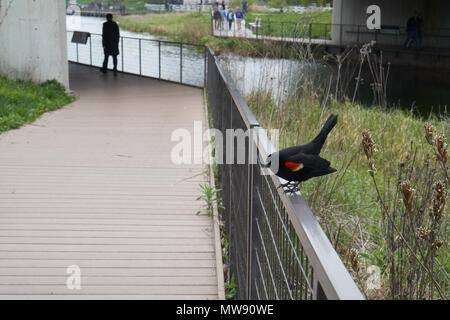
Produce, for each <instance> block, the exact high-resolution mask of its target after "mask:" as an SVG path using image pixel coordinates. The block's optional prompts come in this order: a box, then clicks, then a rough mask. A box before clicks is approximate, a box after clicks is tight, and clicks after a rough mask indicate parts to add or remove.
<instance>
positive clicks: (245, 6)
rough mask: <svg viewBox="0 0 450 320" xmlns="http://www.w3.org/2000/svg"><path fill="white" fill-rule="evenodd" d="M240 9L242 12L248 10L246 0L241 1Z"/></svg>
mask: <svg viewBox="0 0 450 320" xmlns="http://www.w3.org/2000/svg"><path fill="white" fill-rule="evenodd" d="M242 11H244V13H247V12H248V1H247V0H244V1H242Z"/></svg>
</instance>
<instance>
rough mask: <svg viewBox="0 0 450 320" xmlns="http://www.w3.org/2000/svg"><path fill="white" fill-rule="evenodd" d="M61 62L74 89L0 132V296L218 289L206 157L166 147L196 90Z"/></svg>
mask: <svg viewBox="0 0 450 320" xmlns="http://www.w3.org/2000/svg"><path fill="white" fill-rule="evenodd" d="M70 68H71V70H70V71H71V72H70V75H71V79H70V80H71V87H72V89H73V90H74V91H75V93H76V94H77V95H79V96H80V99H79V100H78V101H76V102H75V103H73V104H72V105H69V106H67V107H65V108H63V109H60V110H58V111H55V112H52V113H48V114H45V115H44V116H42V117H41V118H40V119H39V120H37V121H36V122H34V123H33V124H30V125H27V126H25V127H23V128H21V129H19V130H13V131H9V132H7V133H4V134H2V135H0V298H19V299H24V298H25V299H26V298H43V299H46V298H58V299H60V298H82V299H85V298H106V299H109V298H124V299H127V298H133V299H135V298H138V299H139V298H141V299H191V298H192V299H217V298H218V285H217V283H218V281H217V273H216V254H215V246H214V232H213V231H214V228H213V224H212V219H211V218H209V217H207V216H205V215H196V212H197V210H198V209H199V207H200V206H201V205H202V203H201V202H199V201H196V200H195V199H196V198H197V197H198V196H199V194H200V192H199V185H200V184H202V183H205V181H206V177H205V176H204V171H205V168H204V166H203V165H183V166H176V165H174V164H172V161H171V159H170V152H171V150H172V148H173V146H174V145H175V144H176V142H172V141H171V133H172V132H173V130H174V129H176V128H186V129H189V130H190V131H191V132H192V131H193V125H194V121H195V120H198V121H201V120H203V119H204V109H203V92H202V90H200V89H195V88H191V87H187V86H182V85H177V84H171V83H168V82H162V81H157V80H152V79H146V78H140V77H137V76H131V75H124V74H120V75H119V76H118V77H116V78H115V77H113V76H112V74H109V75H108V76H104V75H102V74H100V72H99V71H98V70H97V69H93V68H89V67H84V66H77V65H74V64H71V66H70ZM71 265H77V266H79V267H80V268H81V290H69V289H68V288H67V286H66V281H67V277H68V274H67V273H66V271H67V267H68V266H71Z"/></svg>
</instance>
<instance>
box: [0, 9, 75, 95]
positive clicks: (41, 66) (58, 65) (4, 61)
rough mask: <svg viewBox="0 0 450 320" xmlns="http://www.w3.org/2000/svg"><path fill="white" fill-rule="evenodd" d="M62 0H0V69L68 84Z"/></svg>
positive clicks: (7, 74)
mask: <svg viewBox="0 0 450 320" xmlns="http://www.w3.org/2000/svg"><path fill="white" fill-rule="evenodd" d="M65 7H66V2H65V1H64V0H0V72H1V73H3V74H5V75H6V76H8V77H10V78H13V79H15V78H20V79H27V80H32V81H34V82H38V83H40V82H44V81H46V80H51V79H56V80H57V81H59V82H60V83H62V84H63V85H64V86H65V87H66V88H68V87H69V75H68V72H69V71H68V62H67V40H66V39H67V35H66V16H65Z"/></svg>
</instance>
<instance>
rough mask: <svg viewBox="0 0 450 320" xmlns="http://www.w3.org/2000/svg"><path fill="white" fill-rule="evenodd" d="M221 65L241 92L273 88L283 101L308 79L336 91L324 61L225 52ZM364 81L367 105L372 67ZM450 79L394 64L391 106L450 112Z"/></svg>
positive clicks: (361, 94) (332, 69) (351, 82)
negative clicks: (245, 55)
mask: <svg viewBox="0 0 450 320" xmlns="http://www.w3.org/2000/svg"><path fill="white" fill-rule="evenodd" d="M221 65H222V67H224V68H225V69H226V70H227V71H228V73H229V74H230V76H231V78H232V79H233V81H234V82H235V85H236V87H237V88H238V90H239V91H240V93H241V94H243V95H246V94H249V93H251V92H252V91H260V90H262V91H267V92H270V93H271V94H272V95H273V96H274V97H275V99H276V100H278V101H280V100H283V99H286V98H288V97H292V96H293V95H297V94H299V93H300V92H301V90H300V89H299V88H300V87H301V86H302V85H303V84H304V83H305V81H306V80H307V81H313V82H314V83H315V84H316V86H317V87H318V88H320V90H319V91H318V92H317V93H318V94H321V93H323V92H325V91H327V90H328V88H329V90H330V92H332V93H333V92H335V84H336V75H337V68H336V66H334V65H332V64H325V63H322V62H317V61H314V62H311V61H298V60H287V59H269V58H254V57H240V56H234V55H228V56H222V57H221ZM346 76H347V77H348V79H345V81H347V82H348V88H347V92H346V93H347V95H352V93H353V91H354V86H355V84H356V80H355V77H356V75H354V77H352V76H351V74H350V75H348V74H347V75H346ZM362 78H363V81H362V83H361V85H360V88H359V90H358V94H357V100H358V102H359V103H362V104H364V105H367V106H371V105H373V103H374V97H373V92H372V87H371V84H372V83H373V82H374V80H373V76H372V75H371V73H370V70H369V69H368V68H363V72H362ZM449 88H450V81H449V79H448V77H447V75H446V74H442V73H439V72H435V71H428V70H423V69H414V68H404V67H391V70H390V74H389V79H388V82H387V95H388V97H387V98H388V101H389V104H390V106H391V107H399V108H402V109H405V110H411V109H413V110H414V112H415V113H416V114H418V115H420V116H422V117H428V116H429V114H430V112H432V113H434V114H437V115H441V114H447V115H448V110H447V106H448V104H449V102H450V90H449Z"/></svg>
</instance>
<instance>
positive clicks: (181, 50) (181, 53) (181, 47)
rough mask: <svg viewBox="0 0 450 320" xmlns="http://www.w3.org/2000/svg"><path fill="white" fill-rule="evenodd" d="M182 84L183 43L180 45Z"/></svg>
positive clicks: (181, 80)
mask: <svg viewBox="0 0 450 320" xmlns="http://www.w3.org/2000/svg"><path fill="white" fill-rule="evenodd" d="M180 83H183V43H180Z"/></svg>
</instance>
